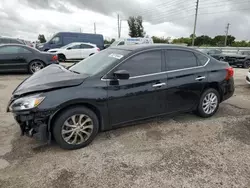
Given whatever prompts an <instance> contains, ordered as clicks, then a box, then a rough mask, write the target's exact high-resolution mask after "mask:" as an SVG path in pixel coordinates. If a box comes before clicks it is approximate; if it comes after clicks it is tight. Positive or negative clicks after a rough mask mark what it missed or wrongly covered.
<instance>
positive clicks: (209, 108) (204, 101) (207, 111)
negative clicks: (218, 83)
mask: <svg viewBox="0 0 250 188" xmlns="http://www.w3.org/2000/svg"><path fill="white" fill-rule="evenodd" d="M219 101H220V95H219V93H218V91H217V90H215V89H213V88H211V89H208V90H206V91H205V92H204V93H203V94H202V95H201V98H200V102H199V106H198V108H197V114H198V115H199V116H201V117H204V118H207V117H211V116H213V115H214V114H215V113H216V112H217V110H218V108H219Z"/></svg>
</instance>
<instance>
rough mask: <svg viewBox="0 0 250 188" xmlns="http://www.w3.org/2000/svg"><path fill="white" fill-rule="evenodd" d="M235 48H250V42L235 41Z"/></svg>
mask: <svg viewBox="0 0 250 188" xmlns="http://www.w3.org/2000/svg"><path fill="white" fill-rule="evenodd" d="M232 46H233V47H250V41H248V42H247V41H245V40H242V41H234V42H233V44H232Z"/></svg>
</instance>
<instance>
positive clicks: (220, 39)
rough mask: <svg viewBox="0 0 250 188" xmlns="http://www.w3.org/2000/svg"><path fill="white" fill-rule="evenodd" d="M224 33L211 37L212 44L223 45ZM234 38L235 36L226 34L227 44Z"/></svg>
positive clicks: (230, 43) (229, 44) (230, 44)
mask: <svg viewBox="0 0 250 188" xmlns="http://www.w3.org/2000/svg"><path fill="white" fill-rule="evenodd" d="M225 37H226V36H225V35H217V36H215V37H214V38H213V44H214V45H216V46H224V42H225ZM234 40H235V37H234V36H232V35H228V36H227V46H232V44H233V42H234Z"/></svg>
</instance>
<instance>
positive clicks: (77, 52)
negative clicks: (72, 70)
mask: <svg viewBox="0 0 250 188" xmlns="http://www.w3.org/2000/svg"><path fill="white" fill-rule="evenodd" d="M65 56H66V59H81V58H82V54H81V46H80V44H75V45H73V46H71V47H69V48H67V49H66V50H65Z"/></svg>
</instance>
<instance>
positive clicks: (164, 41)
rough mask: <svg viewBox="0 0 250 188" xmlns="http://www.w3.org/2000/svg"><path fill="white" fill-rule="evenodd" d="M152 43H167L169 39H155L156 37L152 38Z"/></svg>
mask: <svg viewBox="0 0 250 188" xmlns="http://www.w3.org/2000/svg"><path fill="white" fill-rule="evenodd" d="M152 39H153V41H154V43H167V44H168V43H169V39H167V38H164V37H156V36H153V37H152Z"/></svg>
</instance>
